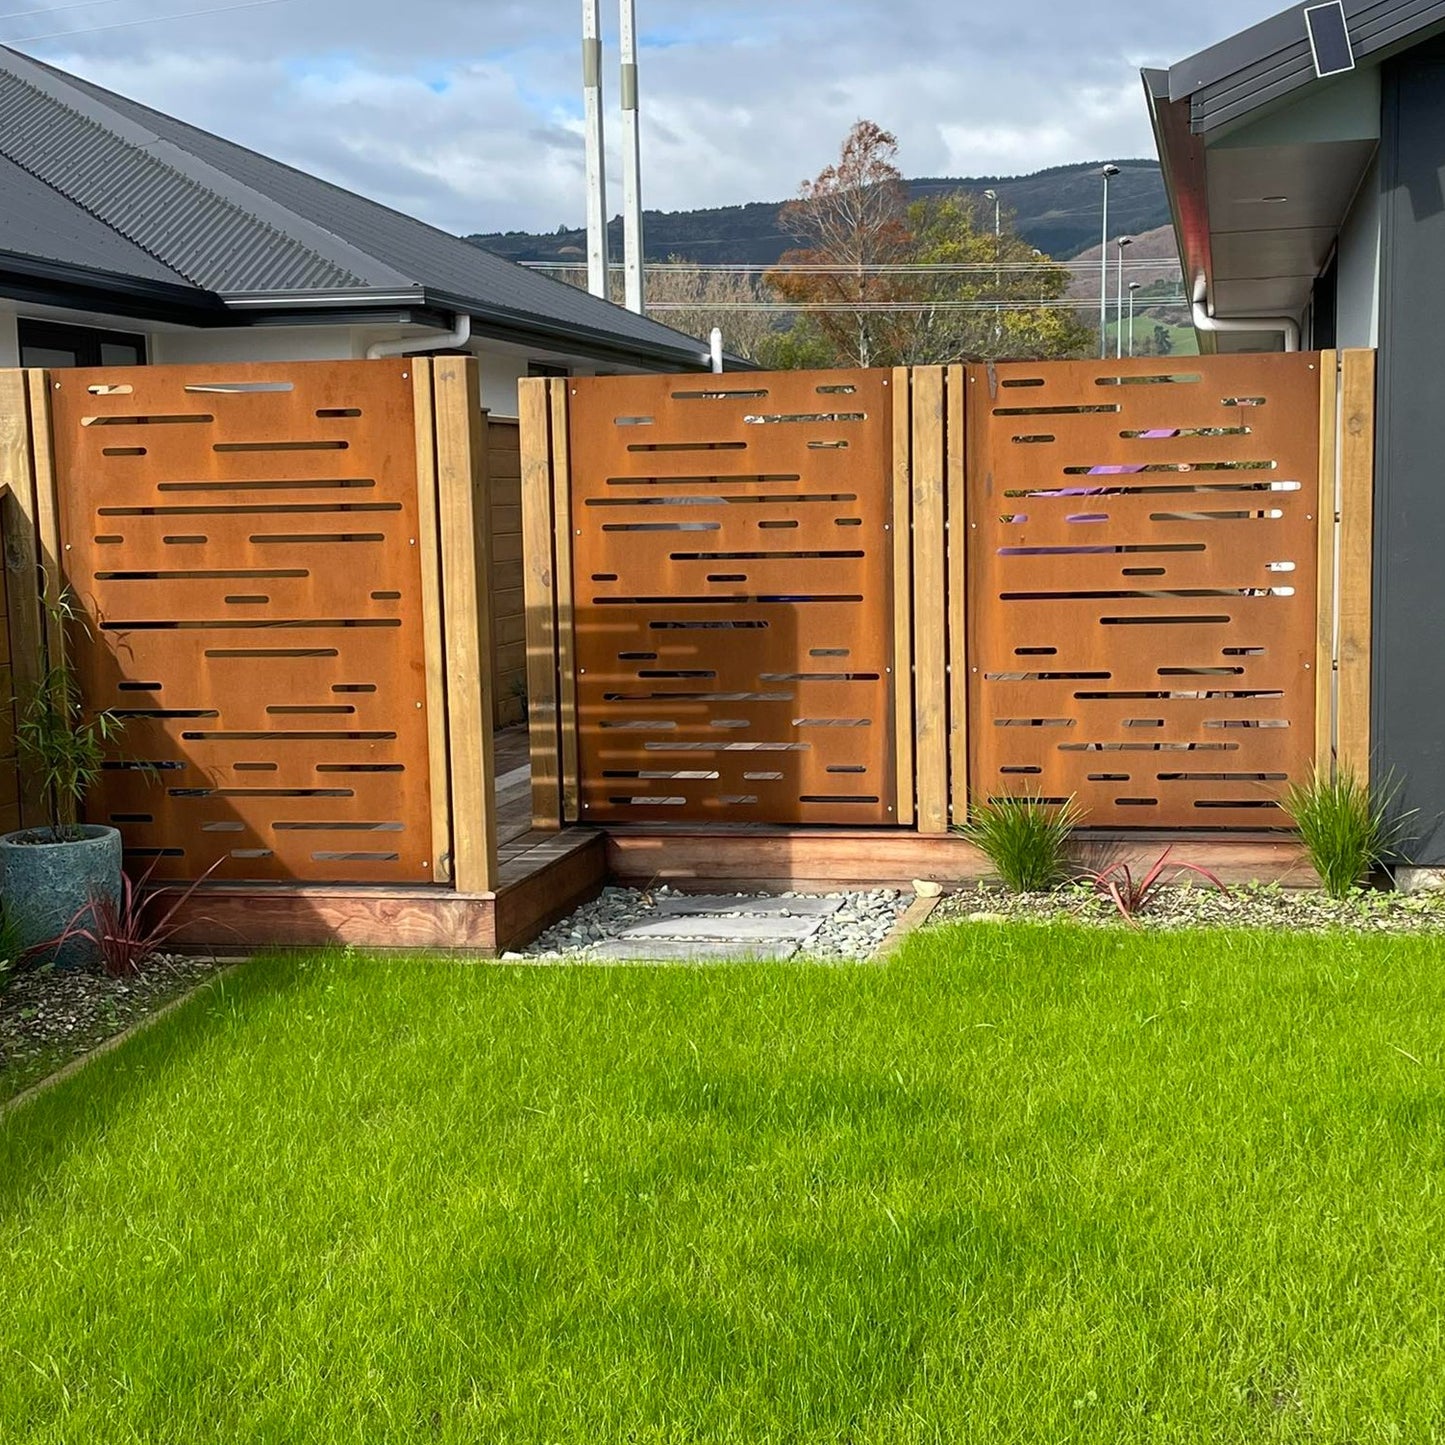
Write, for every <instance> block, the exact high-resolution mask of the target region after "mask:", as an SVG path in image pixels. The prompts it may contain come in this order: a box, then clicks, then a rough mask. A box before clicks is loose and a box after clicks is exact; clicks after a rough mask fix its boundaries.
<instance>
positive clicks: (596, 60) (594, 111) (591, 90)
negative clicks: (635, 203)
mask: <svg viewBox="0 0 1445 1445" xmlns="http://www.w3.org/2000/svg"><path fill="white" fill-rule="evenodd" d="M599 4H600V0H582V94H583V106H584V125H585V129H586V137H587V289H588V290H589V291H590V292H591V293H592V294H593V295H594V296H603V297H605V296H606V295H607V165H606V160H605V158H604V154H603V149H602V28H601V21H600V18H599V16H598V13H597V12H598V6H599Z"/></svg>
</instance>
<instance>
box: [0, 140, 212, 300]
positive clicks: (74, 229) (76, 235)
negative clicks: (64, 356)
mask: <svg viewBox="0 0 1445 1445" xmlns="http://www.w3.org/2000/svg"><path fill="white" fill-rule="evenodd" d="M0 196H3V197H4V198H5V203H4V204H3V205H0V251H7V252H12V253H14V254H17V255H21V256H34V257H37V258H39V259H41V260H45V261H60V262H64V263H66V264H68V265H72V266H84V267H86V268H87V269H89V270H95V271H108V272H111V273H114V274H119V275H122V276H139V277H141V278H143V279H144V280H147V281H160V282H164V283H166V284H168V285H172V286H186V285H189V284H190V283H189V282H187V280H186V278H185V277H184V276H182V275H181V274H180V273H179V272H176V271H172V270H171V268H170V267H169V266H166V265H164V264H163V263H162V262H160V261H158V260H156V258H155V257H154V256H151V255H149V254H147V253H146V252H145V251H143V250H141V248H140V247H139V246H137V245H136V244H135V243H134V242H133V241H127V240H126V238H125V237H124V236H122V235H121V234H120V233H119V232H118V231H113V230H112V229H111V228H110V227H109V226H107V225H106V224H105V223H104V222H103V221H98V220H96V219H95V217H94V216H90V215H87V214H86V213H85V212H84V211H82V210H81V209H80V208H79V207H78V206H75V205H73V204H72V203H71V202H70V201H68V200H66V198H65V197H64V196H62V195H61V194H60V193H59V192H58V191H55V190H52V189H51V188H50V187H49V186H47V185H46V184H45V182H44V181H40V180H37V179H36V178H35V177H34V176H32V175H30V174H28V173H27V172H25V171H23V170H21V169H20V167H19V166H17V165H16V164H15V163H14V161H11V160H9V159H7V158H6V157H4V156H0ZM197 294H198V295H199V294H200V292H199V289H198V290H197Z"/></svg>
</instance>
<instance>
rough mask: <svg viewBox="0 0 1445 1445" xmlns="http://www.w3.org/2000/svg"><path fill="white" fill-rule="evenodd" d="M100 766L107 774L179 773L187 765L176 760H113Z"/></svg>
mask: <svg viewBox="0 0 1445 1445" xmlns="http://www.w3.org/2000/svg"><path fill="white" fill-rule="evenodd" d="M100 766H101V770H102V771H103V772H107V773H179V772H184V771H185V766H186V765H185V764H184V763H180V762H177V761H175V759H174V758H112V759H109V760H108V761H106V762H103V763H102V764H101V765H100Z"/></svg>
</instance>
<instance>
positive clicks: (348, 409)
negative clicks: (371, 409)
mask: <svg viewBox="0 0 1445 1445" xmlns="http://www.w3.org/2000/svg"><path fill="white" fill-rule="evenodd" d="M316 415H317V416H318V417H319V418H321V420H323V421H326V420H329V419H330V418H332V417H336V418H338V419H339V418H344V417H354V416H360V415H361V408H360V407H359V406H323V407H319V408H318V409H317V412H316Z"/></svg>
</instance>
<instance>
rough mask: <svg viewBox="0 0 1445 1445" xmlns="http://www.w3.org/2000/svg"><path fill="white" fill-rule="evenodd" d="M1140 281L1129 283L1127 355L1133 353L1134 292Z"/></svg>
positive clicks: (1140, 283)
mask: <svg viewBox="0 0 1445 1445" xmlns="http://www.w3.org/2000/svg"><path fill="white" fill-rule="evenodd" d="M1142 284H1143V283H1142V282H1139V281H1131V282H1130V283H1129V355H1130V356H1133V354H1134V293H1135V292H1136V291H1137V290H1138V289H1139V287H1140V286H1141V285H1142Z"/></svg>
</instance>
